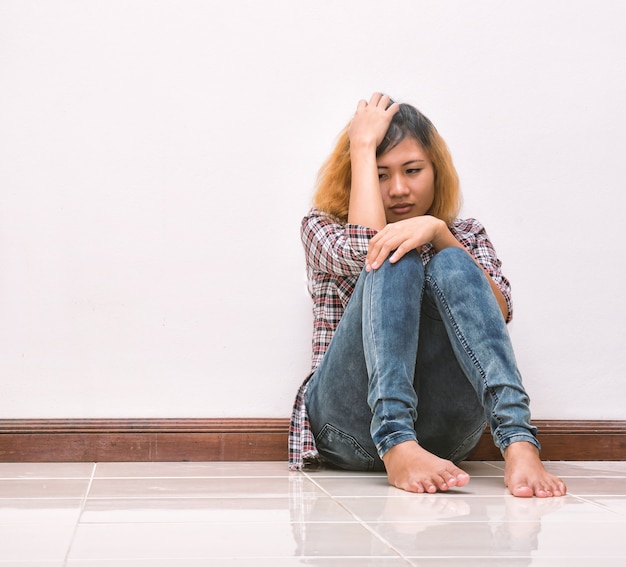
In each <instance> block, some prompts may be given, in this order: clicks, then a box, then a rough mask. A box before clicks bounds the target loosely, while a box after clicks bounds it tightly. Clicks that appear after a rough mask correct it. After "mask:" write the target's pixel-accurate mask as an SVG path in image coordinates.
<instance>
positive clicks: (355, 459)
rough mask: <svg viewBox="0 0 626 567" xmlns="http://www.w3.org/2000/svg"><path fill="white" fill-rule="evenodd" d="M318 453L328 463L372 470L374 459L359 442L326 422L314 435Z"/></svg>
mask: <svg viewBox="0 0 626 567" xmlns="http://www.w3.org/2000/svg"><path fill="white" fill-rule="evenodd" d="M315 444H316V446H317V450H318V451H319V453H320V455H322V457H323V458H324V460H325V461H327V462H328V463H329V464H331V465H333V466H335V467H338V468H340V469H344V470H350V471H373V470H374V465H375V462H376V460H375V459H374V457H372V455H370V454H369V453H368V452H367V451H366V450H365V449H363V447H361V445H360V444H359V442H358V441H357V440H356V439H355V438H354V437H352V435H349V434H347V433H344V432H343V431H341V430H340V429H337V428H336V427H335V426H334V425H331V424H330V423H327V424H326V425H324V427H322V429H321V431H320V432H319V434H318V435H317V436H316V437H315Z"/></svg>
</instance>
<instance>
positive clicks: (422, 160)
mask: <svg viewBox="0 0 626 567" xmlns="http://www.w3.org/2000/svg"><path fill="white" fill-rule="evenodd" d="M413 163H426V160H425V159H411V160H409V161H405V162H404V163H403V164H402V167H405V166H407V165H411V164H413ZM378 169H389V166H388V165H379V166H378Z"/></svg>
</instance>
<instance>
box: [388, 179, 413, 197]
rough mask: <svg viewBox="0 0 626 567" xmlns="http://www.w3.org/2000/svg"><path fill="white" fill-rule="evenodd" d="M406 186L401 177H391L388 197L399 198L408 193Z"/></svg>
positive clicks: (404, 180)
mask: <svg viewBox="0 0 626 567" xmlns="http://www.w3.org/2000/svg"><path fill="white" fill-rule="evenodd" d="M408 190H409V188H408V185H407V183H406V179H405V178H404V176H403V175H398V174H396V175H392V176H391V180H390V184H389V195H390V196H392V197H401V196H403V195H406V194H407V193H408Z"/></svg>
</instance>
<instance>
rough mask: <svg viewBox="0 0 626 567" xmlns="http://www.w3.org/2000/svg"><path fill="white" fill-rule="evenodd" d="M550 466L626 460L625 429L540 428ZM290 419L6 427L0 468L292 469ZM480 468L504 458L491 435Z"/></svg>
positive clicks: (611, 424) (480, 451)
mask: <svg viewBox="0 0 626 567" xmlns="http://www.w3.org/2000/svg"><path fill="white" fill-rule="evenodd" d="M534 425H536V426H537V427H538V428H539V441H540V442H541V444H542V447H543V451H542V458H543V459H544V460H552V461H560V460H568V461H621V460H625V459H626V421H562V420H553V421H535V422H534ZM288 430H289V420H288V419H53V420H48V419H28V420H22V419H15V420H0V462H114V461H120V462H127V461H137V462H139V461H286V460H287V435H288ZM471 458H472V459H474V460H500V459H501V458H502V457H501V455H500V452H499V451H498V449H496V448H495V447H494V445H493V442H492V439H491V434H490V433H489V432H488V431H486V432H485V434H484V435H483V438H482V439H481V441H480V443H479V445H478V446H477V447H476V449H475V450H474V452H473V454H472V456H471Z"/></svg>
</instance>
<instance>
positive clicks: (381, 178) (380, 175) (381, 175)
mask: <svg viewBox="0 0 626 567" xmlns="http://www.w3.org/2000/svg"><path fill="white" fill-rule="evenodd" d="M387 177H389V176H388V175H387V174H386V173H379V174H378V181H383V180H385V179H387Z"/></svg>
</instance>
